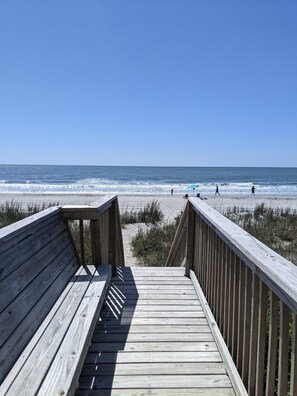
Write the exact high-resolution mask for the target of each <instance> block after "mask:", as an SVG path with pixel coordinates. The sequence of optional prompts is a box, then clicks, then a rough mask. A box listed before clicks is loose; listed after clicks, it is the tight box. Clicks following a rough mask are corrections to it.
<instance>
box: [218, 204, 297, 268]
mask: <svg viewBox="0 0 297 396" xmlns="http://www.w3.org/2000/svg"><path fill="white" fill-rule="evenodd" d="M224 215H225V216H226V217H228V218H229V219H230V220H232V221H233V222H234V223H236V224H238V225H239V226H240V227H241V228H243V229H244V230H246V231H247V232H249V233H250V234H251V235H253V236H254V237H255V238H257V239H259V241H261V242H263V243H264V244H265V245H267V246H269V247H270V248H271V249H273V250H274V251H276V252H277V253H279V254H280V255H282V256H283V257H285V258H286V259H288V260H289V261H291V262H292V263H294V264H295V265H297V232H296V230H297V211H296V210H291V209H290V208H272V207H270V206H267V205H265V204H264V203H261V204H259V205H257V206H256V207H255V208H254V210H247V209H246V208H242V207H237V206H234V207H232V208H229V209H227V210H226V211H225V213H224Z"/></svg>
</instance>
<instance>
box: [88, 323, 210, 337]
mask: <svg viewBox="0 0 297 396" xmlns="http://www.w3.org/2000/svg"><path fill="white" fill-rule="evenodd" d="M209 332H210V328H209V326H208V325H206V324H204V325H201V324H198V325H189V324H183V325H166V326H164V325H150V326H149V327H148V326H147V325H133V324H132V325H122V326H118V325H115V326H110V325H109V326H106V325H105V324H104V323H103V322H100V323H99V325H98V326H97V327H96V330H95V333H100V334H102V333H104V334H121V333H123V334H128V333H129V334H143V333H146V334H154V333H157V334H161V333H165V334H167V333H184V334H185V335H186V334H187V333H209Z"/></svg>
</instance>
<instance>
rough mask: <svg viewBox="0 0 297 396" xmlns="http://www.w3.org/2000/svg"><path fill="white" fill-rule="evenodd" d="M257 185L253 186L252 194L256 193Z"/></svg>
mask: <svg viewBox="0 0 297 396" xmlns="http://www.w3.org/2000/svg"><path fill="white" fill-rule="evenodd" d="M255 191H256V187H255V186H252V195H255Z"/></svg>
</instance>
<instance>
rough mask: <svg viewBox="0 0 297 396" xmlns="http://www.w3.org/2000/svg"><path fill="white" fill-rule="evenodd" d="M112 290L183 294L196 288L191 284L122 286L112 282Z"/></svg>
mask: <svg viewBox="0 0 297 396" xmlns="http://www.w3.org/2000/svg"><path fill="white" fill-rule="evenodd" d="M111 288H112V289H114V290H119V291H121V292H122V293H127V292H130V293H132V292H138V291H142V290H147V291H149V290H154V291H157V290H162V292H163V290H175V291H177V292H178V293H182V292H183V291H189V290H190V291H193V292H194V288H193V285H191V284H183V285H182V286H181V285H180V284H179V285H171V284H170V283H169V284H166V283H164V284H163V285H149V284H142V285H141V284H139V283H138V282H137V284H134V285H121V284H115V283H114V282H111Z"/></svg>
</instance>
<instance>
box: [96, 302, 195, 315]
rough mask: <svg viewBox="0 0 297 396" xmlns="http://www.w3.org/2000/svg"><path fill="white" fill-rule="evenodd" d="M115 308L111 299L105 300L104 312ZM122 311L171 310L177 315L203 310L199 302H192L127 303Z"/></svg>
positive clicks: (172, 313)
mask: <svg viewBox="0 0 297 396" xmlns="http://www.w3.org/2000/svg"><path fill="white" fill-rule="evenodd" d="M112 309H113V306H112V305H111V304H110V303H109V300H106V301H105V304H104V306H103V308H102V311H101V312H102V313H106V312H110V310H112ZM118 309H121V310H122V312H139V313H140V312H150V313H152V312H170V313H171V315H175V313H178V312H182V313H186V312H192V313H196V312H201V311H202V308H201V305H200V303H199V304H191V305H165V304H162V305H156V304H155V305H150V304H136V305H135V304H133V305H125V304H124V306H123V307H120V308H118Z"/></svg>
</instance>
